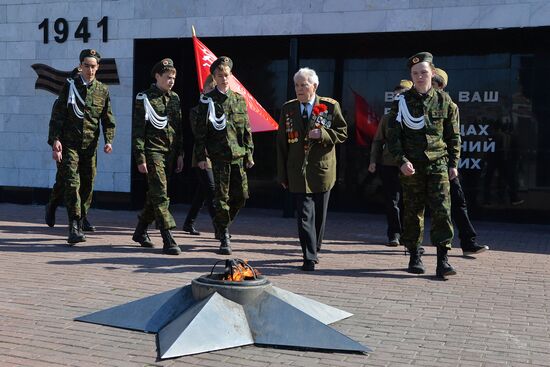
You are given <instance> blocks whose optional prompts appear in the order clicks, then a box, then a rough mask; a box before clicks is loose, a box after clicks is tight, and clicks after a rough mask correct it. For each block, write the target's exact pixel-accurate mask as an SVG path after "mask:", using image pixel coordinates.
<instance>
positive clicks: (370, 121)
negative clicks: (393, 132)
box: [352, 91, 378, 146]
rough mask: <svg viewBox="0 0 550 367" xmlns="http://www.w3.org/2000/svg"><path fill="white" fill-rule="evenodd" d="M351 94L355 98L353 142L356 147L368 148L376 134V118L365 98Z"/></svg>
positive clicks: (354, 93)
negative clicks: (355, 143)
mask: <svg viewBox="0 0 550 367" xmlns="http://www.w3.org/2000/svg"><path fill="white" fill-rule="evenodd" d="M352 92H353V95H354V96H355V141H356V142H357V145H360V146H368V145H369V143H370V142H371V141H372V139H373V138H374V135H375V134H376V129H377V128H378V117H377V116H376V114H375V113H374V111H373V110H372V108H370V106H369V104H368V103H367V100H366V99H365V98H363V97H362V96H361V95H360V94H357V93H356V92H355V91H352Z"/></svg>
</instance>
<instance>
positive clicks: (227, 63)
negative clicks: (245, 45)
mask: <svg viewBox="0 0 550 367" xmlns="http://www.w3.org/2000/svg"><path fill="white" fill-rule="evenodd" d="M220 65H224V66H229V70H231V69H233V61H232V60H231V59H230V58H229V57H227V56H220V57H218V58H217V59H216V61H214V62H213V63H212V65H210V73H211V74H214V71H215V70H216V69H217V68H218V67H219V66H220Z"/></svg>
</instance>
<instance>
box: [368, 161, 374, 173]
mask: <svg viewBox="0 0 550 367" xmlns="http://www.w3.org/2000/svg"><path fill="white" fill-rule="evenodd" d="M369 172H370V173H374V172H376V163H371V164H369Z"/></svg>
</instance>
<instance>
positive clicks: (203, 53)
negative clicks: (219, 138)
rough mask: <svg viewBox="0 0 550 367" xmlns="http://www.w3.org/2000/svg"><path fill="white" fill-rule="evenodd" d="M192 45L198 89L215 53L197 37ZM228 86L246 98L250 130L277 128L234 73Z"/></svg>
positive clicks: (214, 58)
mask: <svg viewBox="0 0 550 367" xmlns="http://www.w3.org/2000/svg"><path fill="white" fill-rule="evenodd" d="M193 46H194V48H195V62H196V63H197V76H198V82H199V90H202V85H203V83H204V81H205V80H206V78H207V77H208V75H209V74H210V65H212V63H213V62H214V61H215V60H216V59H217V57H216V55H214V53H212V51H210V49H209V48H208V47H206V46H205V45H204V44H203V43H202V42H201V41H199V39H198V38H197V37H193ZM229 87H230V88H231V90H232V91H234V92H237V93H239V94H240V95H242V96H243V97H244V98H245V100H246V106H247V108H248V117H249V119H250V128H251V129H252V132H256V133H257V132H262V131H273V130H277V128H278V127H279V125H278V124H277V122H275V120H274V119H273V118H272V117H271V115H270V114H269V113H267V111H266V110H265V109H264V108H263V107H262V105H260V103H258V101H257V100H256V99H255V98H254V97H253V96H252V94H250V93H249V92H248V91H247V90H246V88H245V87H244V86H243V85H242V84H241V83H240V82H239V81H238V80H237V78H236V77H235V75H233V78H231V79H230V82H229Z"/></svg>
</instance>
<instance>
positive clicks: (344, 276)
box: [0, 204, 550, 367]
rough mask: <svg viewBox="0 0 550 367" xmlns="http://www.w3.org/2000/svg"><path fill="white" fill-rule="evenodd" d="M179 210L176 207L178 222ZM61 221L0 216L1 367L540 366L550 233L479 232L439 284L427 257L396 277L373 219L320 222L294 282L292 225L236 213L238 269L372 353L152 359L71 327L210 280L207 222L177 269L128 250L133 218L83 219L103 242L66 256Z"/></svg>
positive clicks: (395, 263) (136, 340)
mask: <svg viewBox="0 0 550 367" xmlns="http://www.w3.org/2000/svg"><path fill="white" fill-rule="evenodd" d="M186 209H187V207H185V206H177V207H176V208H175V212H176V214H177V215H176V217H177V219H178V220H179V222H180V223H181V222H182V218H183V217H184V214H185V210H186ZM58 217H60V218H59V224H58V225H57V226H56V227H55V228H48V227H46V225H45V224H44V223H43V207H41V206H22V205H12V204H0V284H1V285H0V366H32V367H35V366H59V365H71V366H97V365H100V366H229V365H233V366H251V367H254V366H278V365H281V366H343V367H346V366H403V365H418V366H501V365H510V366H520V365H538V366H550V226H541V225H515V224H502V223H488V222H480V223H476V227H477V229H478V231H479V233H480V239H481V240H482V242H485V243H488V244H490V245H491V249H492V250H491V251H490V252H487V253H485V254H482V255H480V256H478V258H477V259H473V258H464V257H462V256H461V251H460V250H453V251H452V252H451V257H450V262H451V264H452V265H453V266H455V267H456V268H457V269H458V271H459V275H457V276H455V277H452V278H451V279H449V280H448V281H440V280H437V279H436V278H435V277H434V276H433V274H435V256H434V255H435V249H434V248H433V247H427V255H426V256H425V258H424V259H425V264H426V265H427V269H428V273H427V274H426V275H424V276H415V275H411V274H408V273H406V272H405V271H404V270H405V267H406V264H407V259H408V258H407V257H405V256H404V255H403V251H402V250H400V249H393V248H388V247H385V246H383V245H382V242H383V240H384V236H383V234H384V232H385V228H384V221H383V217H381V216H378V215H367V214H348V213H329V222H328V225H327V233H326V237H327V241H326V246H325V248H324V249H323V252H322V253H321V255H322V257H321V264H320V266H319V270H318V271H316V272H314V273H303V272H301V271H299V270H298V267H299V266H300V264H301V261H300V258H301V252H300V249H299V245H298V243H297V241H296V235H295V232H296V229H295V222H294V220H293V219H288V218H287V219H284V218H281V217H280V211H271V210H258V209H245V210H243V212H242V213H241V214H240V216H239V218H238V220H237V222H236V223H235V225H234V228H233V243H234V246H233V247H234V249H235V250H236V251H235V252H234V255H235V257H242V258H246V259H249V260H250V262H251V263H252V265H253V266H255V267H257V268H259V269H260V270H261V271H262V273H263V274H265V275H267V276H268V277H269V279H270V280H271V281H272V283H274V285H276V286H278V287H280V288H284V289H287V290H289V291H292V292H295V293H299V294H302V295H305V296H307V297H310V298H313V299H316V300H318V301H321V302H324V303H327V304H329V305H332V306H335V307H339V308H342V309H344V310H347V311H349V312H352V313H354V316H353V317H351V318H349V319H346V320H343V321H340V322H338V323H336V324H334V325H333V326H334V327H335V328H336V329H337V330H339V331H341V332H343V333H344V334H346V335H348V336H350V337H352V338H354V339H355V340H357V341H359V342H361V343H363V344H365V345H368V346H369V347H371V348H372V349H373V350H374V352H373V353H370V354H368V355H360V354H344V353H319V352H311V351H300V350H284V349H271V348H259V347H255V346H247V347H242V348H235V349H229V350H224V351H218V352H212V353H206V354H200V355H195V356H190V357H184V358H177V359H171V360H166V361H160V360H158V359H157V352H156V345H155V336H154V334H145V333H140V332H134V331H128V330H121V329H115V328H110V327H104V326H98V325H92V324H87V323H79V322H75V321H73V318H75V317H77V316H81V315H84V314H87V313H90V312H93V311H97V310H102V309H105V308H107V307H110V306H114V305H118V304H122V303H125V302H128V301H131V300H135V299H138V298H142V297H144V296H148V295H152V294H156V293H160V292H162V291H166V290H170V289H173V288H176V287H179V286H183V285H187V284H188V283H189V282H190V281H191V279H193V278H195V277H197V276H198V275H201V274H204V273H206V272H207V271H208V270H209V269H210V267H211V266H212V264H213V263H214V262H215V261H216V260H218V259H221V258H222V256H220V255H216V254H215V253H214V251H215V249H216V248H217V244H216V242H215V241H214V240H213V238H212V233H211V231H210V226H209V225H208V223H207V218H206V215H205V214H202V215H201V218H200V222H199V227H200V229H203V230H206V233H204V234H203V235H201V236H199V237H193V236H188V235H185V234H183V233H182V232H180V231H177V232H175V234H176V239H177V240H178V241H179V243H180V244H181V245H182V246H181V247H182V249H183V250H184V255H183V256H179V257H168V256H163V255H162V254H161V253H160V249H153V250H144V249H141V248H140V247H137V246H135V245H134V244H133V243H132V242H131V240H130V237H131V233H132V227H133V225H134V224H135V218H136V213H135V212H127V211H106V210H92V211H91V214H90V218H91V220H92V221H93V223H94V224H96V225H97V226H98V229H99V230H98V232H97V233H95V234H92V235H90V236H89V237H88V242H86V243H85V244H81V245H79V246H77V247H75V248H69V247H67V246H66V244H65V239H66V231H67V226H66V219H65V215H64V210H61V209H60V210H58ZM152 232H154V235H153V236H152V237H153V240H154V241H155V242H156V243H158V244H159V245H160V243H161V239H160V236H159V235H158V233H157V232H156V231H152ZM289 327H292V325H289Z"/></svg>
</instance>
